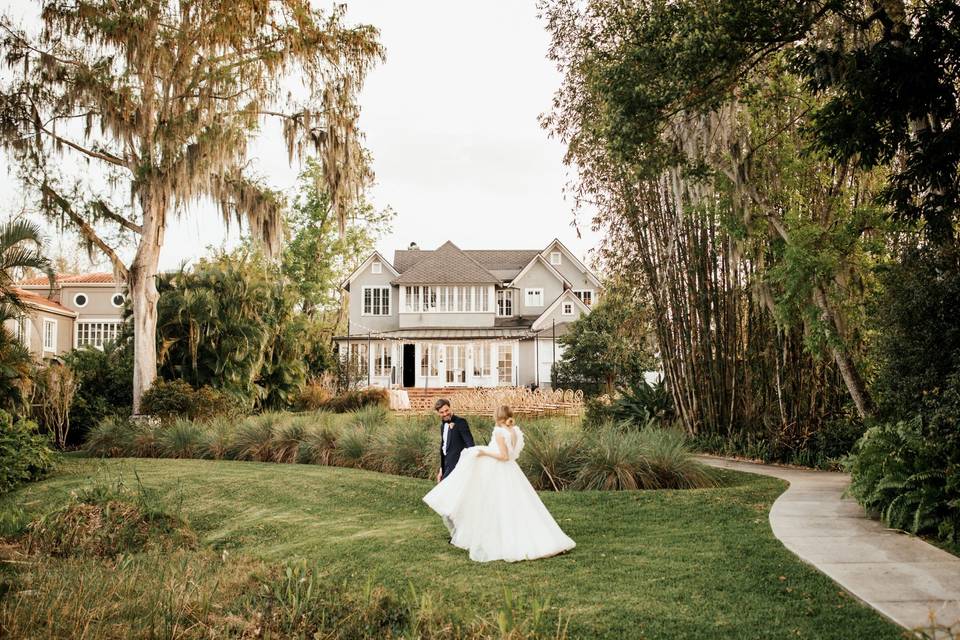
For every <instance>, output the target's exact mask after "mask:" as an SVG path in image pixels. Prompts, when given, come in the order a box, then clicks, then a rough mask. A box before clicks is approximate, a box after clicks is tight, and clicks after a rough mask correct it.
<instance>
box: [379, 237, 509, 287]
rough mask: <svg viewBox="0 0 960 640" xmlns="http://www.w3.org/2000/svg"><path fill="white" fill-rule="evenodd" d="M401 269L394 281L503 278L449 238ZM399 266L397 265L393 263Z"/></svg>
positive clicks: (478, 281)
mask: <svg viewBox="0 0 960 640" xmlns="http://www.w3.org/2000/svg"><path fill="white" fill-rule="evenodd" d="M429 254H430V255H427V256H425V257H424V258H423V259H421V260H418V261H417V262H416V263H415V264H413V265H412V266H410V267H409V268H407V269H406V270H403V271H401V270H400V269H399V267H398V268H397V271H400V276H399V277H398V278H397V279H396V280H394V281H393V282H394V283H395V284H445V283H450V284H452V283H464V284H499V283H500V279H499V278H497V277H496V276H494V275H493V274H492V273H490V272H489V271H487V270H486V269H485V268H483V267H482V266H481V265H480V263H478V262H477V261H476V260H474V259H473V258H471V257H470V256H468V255H467V254H466V253H464V252H463V251H461V250H460V249H459V248H458V247H457V245H455V244H453V243H452V242H450V241H449V240H448V241H447V242H445V243H443V245H441V246H440V248H439V249H437V250H436V251H430V252H429ZM394 266H395V267H396V264H394Z"/></svg>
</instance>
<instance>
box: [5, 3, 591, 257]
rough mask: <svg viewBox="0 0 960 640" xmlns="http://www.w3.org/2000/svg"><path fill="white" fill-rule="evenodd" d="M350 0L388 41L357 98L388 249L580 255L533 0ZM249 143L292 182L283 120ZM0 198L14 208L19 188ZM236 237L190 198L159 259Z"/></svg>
mask: <svg viewBox="0 0 960 640" xmlns="http://www.w3.org/2000/svg"><path fill="white" fill-rule="evenodd" d="M318 4H320V3H318ZM347 4H348V17H349V19H350V20H351V21H354V22H364V23H369V24H373V25H375V26H376V27H378V28H379V29H380V32H381V41H382V43H383V44H384V46H385V47H386V51H387V60H386V62H385V63H383V64H381V65H380V66H378V67H377V68H376V69H375V70H374V71H373V72H372V73H371V74H370V76H369V78H368V80H367V83H366V86H365V88H364V91H363V93H362V95H361V99H360V104H361V108H362V113H361V119H360V126H361V128H362V129H363V131H364V133H365V135H366V146H367V147H368V148H369V150H370V152H371V153H372V156H373V163H374V170H375V172H376V176H377V178H376V185H375V186H374V187H373V189H372V191H371V193H370V199H371V200H372V202H373V203H374V205H375V206H377V207H384V206H390V207H392V208H393V209H394V211H395V212H396V219H395V221H394V225H393V232H392V233H391V234H389V235H388V236H386V237H385V238H384V239H383V241H382V242H381V243H380V249H381V250H382V251H383V252H384V253H385V254H386V255H387V257H388V258H390V257H392V255H393V250H394V249H396V248H405V247H406V246H407V245H408V244H409V243H410V242H413V241H415V242H417V243H419V244H420V246H421V248H435V247H436V246H439V245H440V244H442V243H443V242H444V241H445V240H448V239H449V240H452V241H453V242H454V243H455V244H457V245H458V246H460V247H462V248H467V249H476V248H539V247H543V246H545V245H546V244H547V243H548V242H549V241H550V240H551V239H553V238H554V237H559V238H560V239H561V240H562V241H563V242H564V243H565V244H566V245H567V246H568V247H570V249H571V250H572V251H573V252H574V253H575V254H577V255H578V256H579V257H581V258H584V257H586V256H587V253H588V251H589V250H590V249H591V248H592V247H594V246H595V245H596V244H597V241H598V238H597V236H596V234H594V233H592V232H591V231H590V229H589V226H590V225H589V220H588V219H586V218H587V217H588V216H586V215H584V214H581V216H580V218H581V220H580V222H581V224H580V230H581V232H582V234H583V237H582V238H577V233H576V231H575V229H574V228H573V226H572V222H573V220H574V212H573V211H572V201H571V199H570V198H569V197H566V198H565V197H564V187H565V185H566V184H567V176H568V170H567V169H566V167H565V166H564V165H563V152H564V148H563V145H562V144H561V143H560V142H559V141H557V140H554V139H550V138H549V137H548V135H547V132H546V131H544V130H543V129H541V128H540V125H539V123H538V121H537V117H538V116H539V115H540V114H541V113H543V112H544V111H546V110H547V109H549V106H550V101H551V98H552V95H553V92H554V91H555V90H556V88H557V86H558V85H559V83H560V76H559V74H558V72H557V71H556V70H555V69H554V67H553V65H552V63H551V62H549V61H548V60H547V59H546V56H545V54H546V50H547V46H548V37H547V34H546V32H545V31H544V29H543V23H542V21H540V20H539V19H538V18H537V11H536V7H535V2H534V1H533V0H491V1H486V2H470V3H467V2H449V1H448V0H447V1H433V0H431V1H409V2H396V0H352V1H350V2H348V3H347ZM323 5H324V6H326V4H325V3H323ZM14 11H15V12H16V13H20V14H28V13H29V11H30V3H29V2H28V1H27V0H14ZM254 155H255V159H256V166H258V167H259V169H260V171H261V172H262V173H263V174H264V175H265V177H266V178H267V180H268V181H269V182H270V183H271V185H272V186H274V187H275V188H280V189H284V190H288V191H289V190H291V189H292V187H293V185H294V184H295V181H296V176H297V173H298V171H299V167H297V166H294V167H292V168H289V167H288V165H287V161H286V152H285V150H284V148H283V145H282V142H281V140H280V132H279V128H277V129H266V130H265V132H264V135H263V136H262V137H261V139H260V140H259V141H258V143H257V144H256V145H255V146H254ZM7 165H8V162H7V159H6V158H5V157H3V158H0V167H2V169H3V171H2V174H3V175H2V177H0V179H2V180H3V183H0V184H2V186H3V188H4V191H5V192H7V193H13V194H15V193H16V185H15V182H14V181H13V180H12V178H11V177H9V176H8V175H7V174H8V166H7ZM0 206H3V207H5V209H6V211H7V212H9V211H11V210H12V209H14V208H15V207H16V199H15V198H6V199H5V201H4V202H3V203H2V205H0ZM237 238H238V233H237V230H236V229H234V230H232V231H231V232H229V233H228V232H227V230H225V229H224V227H223V225H222V224H221V223H220V222H219V220H218V219H217V216H216V213H215V212H214V210H213V209H212V207H203V206H196V207H194V208H193V209H191V210H189V211H188V212H187V214H186V215H185V216H184V218H183V219H182V220H180V221H179V222H177V223H175V224H174V225H173V227H172V228H170V229H169V230H168V232H167V235H166V242H165V245H164V248H163V253H162V255H161V259H160V263H161V268H172V267H175V266H177V265H179V264H180V263H181V262H183V261H184V260H192V259H195V258H196V257H198V256H200V255H203V254H205V253H207V247H208V246H224V245H226V246H228V247H229V246H231V245H232V244H233V243H235V242H236V239H237ZM51 241H52V243H53V244H54V247H56V245H57V239H56V238H52V239H51ZM68 244H69V243H68Z"/></svg>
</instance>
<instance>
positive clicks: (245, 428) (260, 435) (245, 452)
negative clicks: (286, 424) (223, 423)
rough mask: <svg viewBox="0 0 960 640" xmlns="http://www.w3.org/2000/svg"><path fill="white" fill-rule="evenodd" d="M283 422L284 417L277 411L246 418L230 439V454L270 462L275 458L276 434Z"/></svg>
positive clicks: (232, 456) (236, 457) (231, 456)
mask: <svg viewBox="0 0 960 640" xmlns="http://www.w3.org/2000/svg"><path fill="white" fill-rule="evenodd" d="M281 424H283V418H282V416H281V415H280V414H276V413H264V414H263V415H259V416H250V417H248V418H245V419H244V420H243V421H241V422H240V424H239V425H238V426H237V430H236V431H235V432H234V434H233V437H232V438H231V440H230V446H229V448H228V451H227V453H228V456H229V457H230V458H232V459H233V460H254V461H256V462H269V461H270V460H272V459H273V446H274V434H275V433H276V431H277V429H278V428H279V427H280V425H281Z"/></svg>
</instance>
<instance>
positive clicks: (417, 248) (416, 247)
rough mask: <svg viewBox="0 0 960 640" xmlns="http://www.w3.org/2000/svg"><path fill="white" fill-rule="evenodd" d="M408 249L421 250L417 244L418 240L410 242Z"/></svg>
mask: <svg viewBox="0 0 960 640" xmlns="http://www.w3.org/2000/svg"><path fill="white" fill-rule="evenodd" d="M407 250H408V251H419V250H420V247H419V246H418V245H417V243H416V242H411V243H410V246H409V247H407Z"/></svg>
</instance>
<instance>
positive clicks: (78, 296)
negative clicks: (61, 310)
mask: <svg viewBox="0 0 960 640" xmlns="http://www.w3.org/2000/svg"><path fill="white" fill-rule="evenodd" d="M88 302H90V298H89V297H87V294H85V293H75V294H73V306H75V307H85V306H87V303H88Z"/></svg>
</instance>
